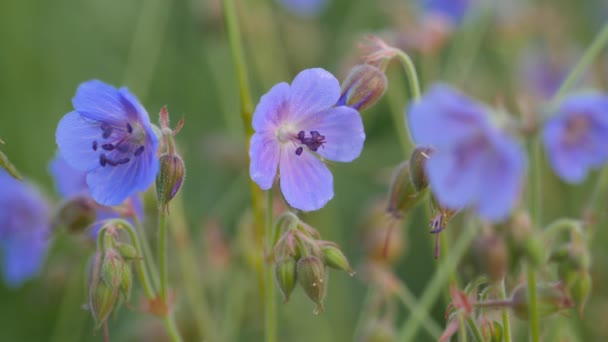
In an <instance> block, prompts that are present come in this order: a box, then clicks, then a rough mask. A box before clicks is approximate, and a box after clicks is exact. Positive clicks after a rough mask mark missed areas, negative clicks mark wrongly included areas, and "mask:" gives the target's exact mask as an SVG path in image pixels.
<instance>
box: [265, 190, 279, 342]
mask: <svg viewBox="0 0 608 342" xmlns="http://www.w3.org/2000/svg"><path fill="white" fill-rule="evenodd" d="M272 205H273V203H272V189H270V190H268V191H266V229H265V230H266V253H265V254H266V255H267V256H270V255H271V253H272V249H273V247H274V246H273V245H272V242H273V240H274V232H273V231H272V230H273V224H272ZM264 265H265V269H264V273H265V276H266V287H265V290H266V291H265V294H264V297H265V298H264V300H265V306H264V317H265V320H264V322H265V327H266V329H265V340H266V342H275V341H276V340H277V314H276V310H277V309H276V308H277V303H276V296H275V288H274V283H273V279H274V273H273V262H272V260H271V259H270V258H268V259H267V260H266V262H265V264H264Z"/></svg>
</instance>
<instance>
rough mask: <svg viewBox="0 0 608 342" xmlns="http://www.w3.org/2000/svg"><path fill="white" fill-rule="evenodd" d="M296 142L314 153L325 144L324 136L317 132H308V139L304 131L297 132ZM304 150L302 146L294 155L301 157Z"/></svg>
mask: <svg viewBox="0 0 608 342" xmlns="http://www.w3.org/2000/svg"><path fill="white" fill-rule="evenodd" d="M298 140H299V141H300V143H301V144H302V145H305V146H306V147H308V148H309V149H310V150H311V151H313V152H316V151H317V150H318V149H319V147H321V146H323V144H324V143H325V136H324V135H321V134H320V133H319V132H318V131H310V137H306V133H305V132H304V131H300V132H298ZM302 151H304V148H303V147H302V146H300V147H298V148H297V149H296V154H297V155H301V154H302Z"/></svg>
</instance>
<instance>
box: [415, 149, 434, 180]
mask: <svg viewBox="0 0 608 342" xmlns="http://www.w3.org/2000/svg"><path fill="white" fill-rule="evenodd" d="M432 153H433V149H432V148H430V147H421V146H419V147H416V148H415V149H414V151H413V152H412V155H411V156H410V180H411V182H412V185H414V189H416V191H422V190H424V189H426V187H427V186H428V185H429V180H428V178H427V177H426V171H425V170H424V167H425V166H424V165H425V164H426V161H427V160H428V159H429V157H430V155H431V154H432Z"/></svg>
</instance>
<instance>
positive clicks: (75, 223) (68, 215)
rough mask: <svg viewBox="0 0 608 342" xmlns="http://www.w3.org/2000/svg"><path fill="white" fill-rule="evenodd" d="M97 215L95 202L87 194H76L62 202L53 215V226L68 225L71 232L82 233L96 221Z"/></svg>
mask: <svg viewBox="0 0 608 342" xmlns="http://www.w3.org/2000/svg"><path fill="white" fill-rule="evenodd" d="M96 216H97V212H96V210H95V202H94V201H93V200H92V199H91V198H89V197H86V196H76V197H74V198H71V199H70V200H68V201H65V202H63V203H62V204H61V207H60V208H59V210H57V212H56V213H55V216H54V217H53V227H54V228H59V227H66V228H67V230H68V232H70V233H80V232H83V231H84V230H85V229H87V228H88V227H89V226H90V225H91V224H92V223H93V222H95V218H96Z"/></svg>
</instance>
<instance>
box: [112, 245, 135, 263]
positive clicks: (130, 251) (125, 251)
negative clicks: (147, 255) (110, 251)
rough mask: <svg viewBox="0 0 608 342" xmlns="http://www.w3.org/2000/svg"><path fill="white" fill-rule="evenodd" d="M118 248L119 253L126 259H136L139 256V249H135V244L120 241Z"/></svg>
mask: <svg viewBox="0 0 608 342" xmlns="http://www.w3.org/2000/svg"><path fill="white" fill-rule="evenodd" d="M116 250H117V251H118V254H120V256H121V257H122V258H123V259H124V260H134V259H137V258H138V257H139V256H138V255H137V251H136V250H135V247H133V245H130V244H128V243H118V244H117V245H116Z"/></svg>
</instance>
